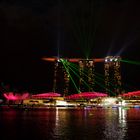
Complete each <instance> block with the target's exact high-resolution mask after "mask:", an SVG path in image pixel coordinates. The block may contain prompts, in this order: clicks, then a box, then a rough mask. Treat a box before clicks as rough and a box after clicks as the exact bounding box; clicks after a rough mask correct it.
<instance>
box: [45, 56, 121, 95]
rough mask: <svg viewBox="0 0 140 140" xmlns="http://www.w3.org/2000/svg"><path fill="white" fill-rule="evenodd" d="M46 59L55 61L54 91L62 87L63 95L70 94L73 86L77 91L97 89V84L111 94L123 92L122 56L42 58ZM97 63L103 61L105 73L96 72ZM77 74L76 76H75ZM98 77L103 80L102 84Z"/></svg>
mask: <svg viewBox="0 0 140 140" xmlns="http://www.w3.org/2000/svg"><path fill="white" fill-rule="evenodd" d="M42 59H43V60H45V61H49V62H54V76H53V77H54V79H53V91H54V92H58V91H59V90H60V89H62V90H63V91H62V90H61V92H63V95H64V96H65V95H69V93H70V92H71V91H70V89H71V86H72V85H73V87H74V88H75V89H76V92H78V93H80V92H87V91H89V92H92V91H96V85H97V84H98V85H100V87H101V88H102V89H103V90H102V91H103V92H105V93H107V94H108V95H110V96H117V95H119V94H121V92H122V87H121V85H122V82H121V70H120V68H121V57H120V56H107V57H105V58H95V59H81V58H68V59H67V58H65V59H64V58H47V57H44V58H42ZM96 63H103V71H104V73H103V74H98V72H96ZM74 75H75V76H74ZM96 77H98V78H100V80H102V81H103V84H100V83H98V82H97V81H96Z"/></svg>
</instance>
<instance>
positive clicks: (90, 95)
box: [66, 92, 108, 99]
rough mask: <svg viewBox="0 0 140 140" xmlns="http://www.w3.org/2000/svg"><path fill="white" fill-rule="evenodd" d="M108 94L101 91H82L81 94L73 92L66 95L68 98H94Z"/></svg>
mask: <svg viewBox="0 0 140 140" xmlns="http://www.w3.org/2000/svg"><path fill="white" fill-rule="evenodd" d="M107 96H108V95H107V94H105V93H99V92H82V93H79V94H72V95H69V96H67V97H66V99H81V98H83V99H93V98H97V97H107Z"/></svg>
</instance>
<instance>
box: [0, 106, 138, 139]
mask: <svg viewBox="0 0 140 140" xmlns="http://www.w3.org/2000/svg"><path fill="white" fill-rule="evenodd" d="M134 128H136V129H134ZM139 129H140V109H134V108H132V109H129V110H125V109H122V108H114V109H113V108H108V109H96V108H94V109H64V108H54V109H47V110H43V111H41V110H40V111H39V110H38V111H19V110H18V111H15V110H11V111H0V132H1V140H9V139H11V138H12V139H14V140H19V139H21V138H22V139H29V138H30V139H37V140H131V139H135V140H136V136H137V137H139V136H140V134H139Z"/></svg>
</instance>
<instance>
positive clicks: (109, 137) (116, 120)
mask: <svg viewBox="0 0 140 140" xmlns="http://www.w3.org/2000/svg"><path fill="white" fill-rule="evenodd" d="M126 116H127V111H126V110H124V109H122V108H121V107H120V108H118V109H114V110H112V109H111V110H109V112H108V115H107V116H106V124H105V130H104V135H105V138H104V139H105V140H124V139H125V136H126V132H127V122H126Z"/></svg>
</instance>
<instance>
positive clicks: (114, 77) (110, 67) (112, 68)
mask: <svg viewBox="0 0 140 140" xmlns="http://www.w3.org/2000/svg"><path fill="white" fill-rule="evenodd" d="M120 60H121V58H120V56H107V57H106V58H105V64H104V70H105V87H106V93H108V94H109V95H110V96H116V95H118V94H120V93H121V71H120Z"/></svg>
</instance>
